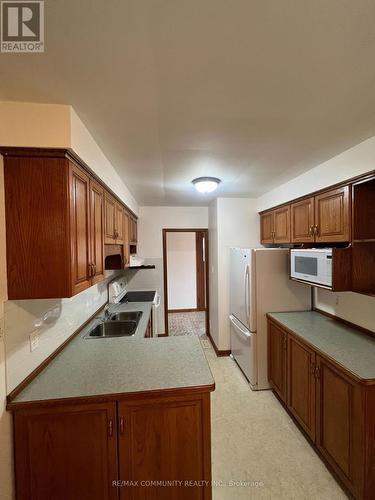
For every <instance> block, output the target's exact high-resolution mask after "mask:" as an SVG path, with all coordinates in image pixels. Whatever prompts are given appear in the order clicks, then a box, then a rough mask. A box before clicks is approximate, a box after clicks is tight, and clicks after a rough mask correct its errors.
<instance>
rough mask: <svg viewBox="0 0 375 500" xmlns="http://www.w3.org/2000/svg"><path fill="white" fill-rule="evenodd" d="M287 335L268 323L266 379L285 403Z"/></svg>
mask: <svg viewBox="0 0 375 500" xmlns="http://www.w3.org/2000/svg"><path fill="white" fill-rule="evenodd" d="M286 359H287V333H286V332H284V330H282V329H281V328H279V327H278V326H276V325H275V324H274V323H272V322H271V321H269V322H268V379H269V382H270V384H271V386H272V388H273V389H274V390H275V391H276V392H277V394H278V395H279V396H280V398H281V399H282V400H283V401H286Z"/></svg>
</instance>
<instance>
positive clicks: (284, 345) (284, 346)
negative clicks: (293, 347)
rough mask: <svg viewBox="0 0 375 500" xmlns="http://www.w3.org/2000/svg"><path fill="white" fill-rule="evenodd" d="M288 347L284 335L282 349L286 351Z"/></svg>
mask: <svg viewBox="0 0 375 500" xmlns="http://www.w3.org/2000/svg"><path fill="white" fill-rule="evenodd" d="M287 346H288V343H287V338H286V335H285V334H284V336H283V349H284V350H285V351H286V349H287Z"/></svg>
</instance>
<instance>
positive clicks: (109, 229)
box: [104, 193, 116, 244]
mask: <svg viewBox="0 0 375 500" xmlns="http://www.w3.org/2000/svg"><path fill="white" fill-rule="evenodd" d="M115 221H116V202H115V200H114V198H112V196H111V195H109V194H108V193H105V195H104V228H105V236H104V243H109V244H114V243H116V236H115V228H116V222H115Z"/></svg>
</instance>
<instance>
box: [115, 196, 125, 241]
mask: <svg viewBox="0 0 375 500" xmlns="http://www.w3.org/2000/svg"><path fill="white" fill-rule="evenodd" d="M115 213H116V221H115V236H116V244H117V245H123V244H124V209H123V208H122V206H121V205H120V204H119V203H116V209H115Z"/></svg>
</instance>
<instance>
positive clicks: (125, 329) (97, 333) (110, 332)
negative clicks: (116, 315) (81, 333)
mask: <svg viewBox="0 0 375 500" xmlns="http://www.w3.org/2000/svg"><path fill="white" fill-rule="evenodd" d="M137 326H138V323H137V321H105V322H104V323H99V325H96V327H95V328H93V329H92V330H91V331H90V332H89V333H88V334H87V335H85V338H88V339H105V338H111V337H132V336H133V335H134V334H135V332H136V330H137Z"/></svg>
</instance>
